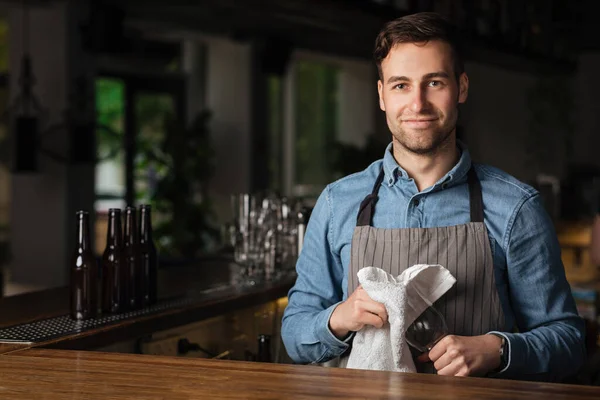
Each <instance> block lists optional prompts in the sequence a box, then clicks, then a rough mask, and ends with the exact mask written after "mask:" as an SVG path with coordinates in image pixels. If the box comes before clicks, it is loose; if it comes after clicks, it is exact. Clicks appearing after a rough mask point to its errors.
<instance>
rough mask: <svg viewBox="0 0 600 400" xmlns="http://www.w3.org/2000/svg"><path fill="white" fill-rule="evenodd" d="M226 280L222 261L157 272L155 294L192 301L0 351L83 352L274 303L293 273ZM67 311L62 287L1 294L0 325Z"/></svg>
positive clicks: (2, 345)
mask: <svg viewBox="0 0 600 400" xmlns="http://www.w3.org/2000/svg"><path fill="white" fill-rule="evenodd" d="M229 278H230V275H229V270H228V265H227V260H217V261H215V262H206V263H204V264H202V265H197V266H190V267H176V268H171V269H167V270H163V271H160V270H159V295H160V297H161V298H163V299H164V298H186V297H190V298H192V299H193V301H190V302H189V303H187V304H184V305H181V306H177V307H174V308H169V309H165V310H162V311H160V312H155V313H152V314H149V315H142V316H137V317H133V318H127V319H125V320H122V321H119V322H117V323H112V324H110V325H106V326H100V327H97V328H93V329H90V330H85V331H82V332H80V333H74V334H70V335H63V336H60V337H56V338H53V339H51V340H46V341H43V342H36V343H29V344H26V343H2V342H0V354H3V353H9V352H12V351H17V350H22V349H25V348H31V347H44V348H54V349H69V350H88V349H94V348H99V347H102V346H107V345H111V344H113V343H117V342H120V341H126V340H133V339H136V338H139V337H142V336H145V335H150V334H152V333H154V332H157V331H161V330H167V329H170V328H174V327H178V326H183V325H186V324H191V323H194V322H198V321H202V320H205V319H208V318H211V317H215V316H219V315H223V314H225V313H227V312H231V311H235V310H239V309H243V308H245V307H252V306H255V305H260V304H264V303H267V302H270V301H275V300H277V299H278V298H281V297H285V296H287V292H288V290H289V289H290V288H291V287H292V285H293V283H294V280H295V278H294V277H289V278H287V279H282V280H280V281H276V282H266V283H263V284H257V285H256V286H254V287H243V288H240V287H236V286H232V285H231V284H230V282H229ZM68 312H69V290H68V288H66V287H64V288H56V289H50V290H45V291H40V292H34V293H27V294H23V295H20V296H13V297H6V298H2V299H0V328H5V327H9V326H14V325H18V324H25V323H29V322H35V321H39V320H42V319H45V318H51V317H57V316H60V315H66V314H68ZM0 399H2V396H1V394H0Z"/></svg>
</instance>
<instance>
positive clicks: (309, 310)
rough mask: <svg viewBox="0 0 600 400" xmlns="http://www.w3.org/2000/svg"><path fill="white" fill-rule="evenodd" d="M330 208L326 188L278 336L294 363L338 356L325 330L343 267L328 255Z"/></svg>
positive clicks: (338, 346) (339, 344) (337, 344)
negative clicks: (279, 335)
mask: <svg viewBox="0 0 600 400" xmlns="http://www.w3.org/2000/svg"><path fill="white" fill-rule="evenodd" d="M332 219H333V213H332V204H331V197H330V188H329V186H328V187H327V188H326V189H325V190H324V191H323V193H321V195H320V196H319V199H318V200H317V203H316V205H315V207H314V209H313V212H312V215H311V217H310V221H309V223H308V226H307V230H306V235H305V238H304V245H303V247H302V251H301V253H300V256H299V257H298V262H297V263H296V272H297V274H298V278H297V280H296V283H295V285H294V286H293V287H292V289H291V290H290V292H289V294H288V306H287V307H286V309H285V312H284V315H283V322H282V328H281V335H282V339H283V343H284V345H285V347H286V350H287V352H288V354H289V356H290V357H291V358H292V360H294V361H295V362H298V363H320V362H324V361H327V360H330V359H332V358H334V357H336V356H338V355H340V354H342V353H343V352H344V351H345V350H346V349H347V348H348V347H349V344H348V342H349V339H351V338H347V339H346V340H345V341H341V340H339V339H338V338H336V337H335V336H334V335H333V333H332V332H331V331H330V329H329V318H330V316H331V314H332V313H333V310H334V309H335V307H337V305H338V304H339V303H340V302H341V301H342V296H343V292H342V288H341V284H342V278H343V267H342V263H341V260H340V257H339V255H338V254H334V253H333V252H332V250H331V249H332V247H333V246H332V245H331V244H332V242H333V227H332V223H333V222H332Z"/></svg>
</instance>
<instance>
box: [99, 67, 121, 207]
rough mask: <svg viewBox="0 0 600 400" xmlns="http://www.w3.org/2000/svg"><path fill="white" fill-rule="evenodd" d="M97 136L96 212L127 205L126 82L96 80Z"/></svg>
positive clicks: (106, 79)
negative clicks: (125, 147) (124, 144)
mask: <svg viewBox="0 0 600 400" xmlns="http://www.w3.org/2000/svg"><path fill="white" fill-rule="evenodd" d="M96 118H97V123H98V126H99V129H98V130H97V132H96V140H97V149H98V150H97V151H98V159H99V162H98V164H97V165H96V204H95V209H96V210H98V211H106V210H108V209H109V208H123V206H124V205H125V150H124V148H123V141H124V129H125V125H124V124H125V84H124V82H123V80H120V79H111V78H99V79H97V80H96Z"/></svg>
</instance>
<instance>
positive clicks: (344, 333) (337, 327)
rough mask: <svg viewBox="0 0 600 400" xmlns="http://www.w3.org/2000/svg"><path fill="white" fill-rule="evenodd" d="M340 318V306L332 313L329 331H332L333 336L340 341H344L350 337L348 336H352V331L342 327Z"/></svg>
mask: <svg viewBox="0 0 600 400" xmlns="http://www.w3.org/2000/svg"><path fill="white" fill-rule="evenodd" d="M338 317H339V306H338V307H336V308H335V310H333V312H332V313H331V317H329V322H328V325H329V330H330V331H331V333H333V335H334V336H335V337H336V338H338V339H339V340H344V339H345V338H347V337H348V335H349V334H350V331H349V330H348V329H345V328H344V327H343V326H341V323H339V321H338V319H339V318H338Z"/></svg>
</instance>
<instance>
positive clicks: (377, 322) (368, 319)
mask: <svg viewBox="0 0 600 400" xmlns="http://www.w3.org/2000/svg"><path fill="white" fill-rule="evenodd" d="M361 322H362V323H363V325H371V326H374V327H376V328H381V327H383V325H384V324H385V321H384V320H383V319H382V318H381V317H380V316H379V315H376V314H371V313H370V312H365V313H364V314H363V316H362V318H361Z"/></svg>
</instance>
